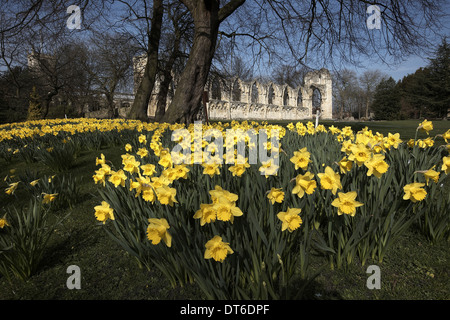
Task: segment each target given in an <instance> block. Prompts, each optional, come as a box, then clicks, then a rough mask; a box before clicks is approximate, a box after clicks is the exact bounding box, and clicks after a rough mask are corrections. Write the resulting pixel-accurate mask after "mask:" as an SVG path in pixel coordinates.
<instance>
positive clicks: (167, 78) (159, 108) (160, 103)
mask: <svg viewBox="0 0 450 320" xmlns="http://www.w3.org/2000/svg"><path fill="white" fill-rule="evenodd" d="M175 27H176V26H175ZM175 34H176V37H175V42H174V45H173V50H172V52H171V54H170V57H169V59H168V60H167V63H166V65H165V67H164V70H163V81H162V82H161V83H160V86H159V92H158V98H157V103H156V112H155V121H158V122H159V121H161V119H162V118H163V117H164V114H165V113H166V104H167V94H168V92H169V86H170V83H171V82H172V73H171V72H172V68H173V65H174V64H175V60H176V59H177V57H178V54H179V52H178V50H179V48H180V41H181V32H179V31H178V30H176V31H175Z"/></svg>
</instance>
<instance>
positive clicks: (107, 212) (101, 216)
mask: <svg viewBox="0 0 450 320" xmlns="http://www.w3.org/2000/svg"><path fill="white" fill-rule="evenodd" d="M94 209H95V217H96V218H97V220H99V221H101V222H103V224H105V223H106V221H107V220H108V219H111V220H114V210H113V209H112V208H111V207H110V206H109V203H107V202H106V201H102V204H101V205H100V206H95V207H94Z"/></svg>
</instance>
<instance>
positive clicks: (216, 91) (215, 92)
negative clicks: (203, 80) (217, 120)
mask: <svg viewBox="0 0 450 320" xmlns="http://www.w3.org/2000/svg"><path fill="white" fill-rule="evenodd" d="M211 98H212V99H216V100H222V92H221V90H220V83H219V79H217V78H215V79H214V80H213V82H212V84H211Z"/></svg>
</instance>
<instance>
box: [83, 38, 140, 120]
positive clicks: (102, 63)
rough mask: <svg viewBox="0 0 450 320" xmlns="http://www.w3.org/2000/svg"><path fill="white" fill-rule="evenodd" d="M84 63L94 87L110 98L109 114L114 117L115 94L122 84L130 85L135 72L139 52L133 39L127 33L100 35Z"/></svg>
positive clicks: (94, 41)
mask: <svg viewBox="0 0 450 320" xmlns="http://www.w3.org/2000/svg"><path fill="white" fill-rule="evenodd" d="M91 43H93V46H92V48H91V49H90V50H89V56H88V57H86V58H87V59H86V60H85V61H84V63H83V67H84V69H85V71H86V72H87V73H89V75H90V77H91V79H92V81H91V88H90V89H91V90H93V91H94V92H96V93H99V94H101V95H104V96H105V98H106V102H107V106H108V109H109V117H111V118H112V117H114V114H115V107H114V96H115V94H116V93H117V91H118V89H119V88H120V87H126V86H127V83H128V82H130V78H131V76H132V60H133V56H134V54H135V52H136V49H135V46H133V42H132V39H129V38H128V36H127V35H126V34H119V33H109V34H102V35H96V36H95V38H92V39H91Z"/></svg>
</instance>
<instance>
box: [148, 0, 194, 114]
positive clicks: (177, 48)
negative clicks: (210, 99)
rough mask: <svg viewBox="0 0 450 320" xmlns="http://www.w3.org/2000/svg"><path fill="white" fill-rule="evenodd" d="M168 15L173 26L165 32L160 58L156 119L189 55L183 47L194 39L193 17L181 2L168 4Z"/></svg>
mask: <svg viewBox="0 0 450 320" xmlns="http://www.w3.org/2000/svg"><path fill="white" fill-rule="evenodd" d="M167 17H168V20H169V21H170V24H171V28H170V29H168V30H167V31H166V33H165V34H163V37H162V44H163V47H165V50H162V53H161V57H160V59H159V72H158V74H159V76H160V83H159V91H158V96H157V100H156V112H155V121H160V120H161V119H162V117H163V116H164V114H165V112H166V106H167V98H168V94H169V91H170V89H171V88H170V86H171V85H174V83H173V82H174V80H176V79H174V76H175V78H176V77H177V76H178V75H179V72H178V71H177V70H178V69H180V67H181V68H182V67H184V62H185V59H186V58H187V55H185V54H184V52H182V47H183V46H185V45H187V43H189V42H190V41H191V40H192V37H193V35H192V31H193V30H192V19H191V17H190V15H189V12H188V11H187V9H186V7H184V6H183V5H182V4H181V3H179V2H178V1H177V2H173V3H169V4H168V5H167Z"/></svg>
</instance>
